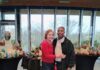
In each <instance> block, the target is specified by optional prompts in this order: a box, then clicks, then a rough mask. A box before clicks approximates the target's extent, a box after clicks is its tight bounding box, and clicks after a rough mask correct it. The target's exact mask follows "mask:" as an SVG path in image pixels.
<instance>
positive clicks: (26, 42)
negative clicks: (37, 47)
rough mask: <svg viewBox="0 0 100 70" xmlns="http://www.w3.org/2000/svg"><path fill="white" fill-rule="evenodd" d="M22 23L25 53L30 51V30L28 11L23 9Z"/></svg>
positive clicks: (22, 40)
mask: <svg viewBox="0 0 100 70" xmlns="http://www.w3.org/2000/svg"><path fill="white" fill-rule="evenodd" d="M20 18H21V20H20V23H21V45H22V48H23V50H24V51H25V52H28V51H29V48H28V47H29V30H28V26H29V25H28V14H27V10H25V9H22V10H21V12H20Z"/></svg>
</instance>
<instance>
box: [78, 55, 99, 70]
mask: <svg viewBox="0 0 100 70" xmlns="http://www.w3.org/2000/svg"><path fill="white" fill-rule="evenodd" d="M97 58H98V56H92V55H91V56H89V55H76V70H93V69H94V64H95V61H96V59H97Z"/></svg>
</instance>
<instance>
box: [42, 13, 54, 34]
mask: <svg viewBox="0 0 100 70" xmlns="http://www.w3.org/2000/svg"><path fill="white" fill-rule="evenodd" d="M43 27H44V28H43V30H44V32H45V31H47V30H48V29H52V30H54V15H52V14H44V15H43Z"/></svg>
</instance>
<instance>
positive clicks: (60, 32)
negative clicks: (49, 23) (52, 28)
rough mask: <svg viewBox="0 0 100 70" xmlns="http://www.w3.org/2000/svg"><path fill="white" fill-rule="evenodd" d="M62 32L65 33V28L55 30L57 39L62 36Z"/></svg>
mask: <svg viewBox="0 0 100 70" xmlns="http://www.w3.org/2000/svg"><path fill="white" fill-rule="evenodd" d="M64 33H65V30H64V28H61V27H60V28H58V32H57V34H58V38H59V39H61V38H63V37H64Z"/></svg>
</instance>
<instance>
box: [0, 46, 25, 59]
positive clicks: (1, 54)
mask: <svg viewBox="0 0 100 70" xmlns="http://www.w3.org/2000/svg"><path fill="white" fill-rule="evenodd" d="M23 54H24V52H23V51H22V50H21V48H20V47H19V49H18V47H16V48H15V47H8V48H7V47H6V48H5V47H2V48H0V59H6V58H16V57H20V56H22V55H23Z"/></svg>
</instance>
